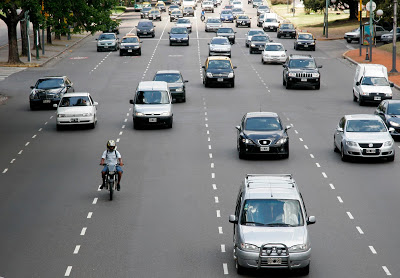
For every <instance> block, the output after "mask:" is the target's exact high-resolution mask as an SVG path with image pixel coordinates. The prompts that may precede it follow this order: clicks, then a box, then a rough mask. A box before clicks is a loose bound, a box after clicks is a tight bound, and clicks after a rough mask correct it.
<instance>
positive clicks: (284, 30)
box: [276, 23, 296, 39]
mask: <svg viewBox="0 0 400 278" xmlns="http://www.w3.org/2000/svg"><path fill="white" fill-rule="evenodd" d="M276 32H277V34H276V36H277V37H278V38H280V37H284V38H287V37H290V38H292V39H294V38H296V28H294V25H293V24H292V23H281V24H279V27H278V29H277V31H276Z"/></svg>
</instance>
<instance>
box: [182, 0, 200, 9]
mask: <svg viewBox="0 0 400 278" xmlns="http://www.w3.org/2000/svg"><path fill="white" fill-rule="evenodd" d="M196 6H197V2H196V0H182V7H183V8H185V7H192V8H193V9H196Z"/></svg>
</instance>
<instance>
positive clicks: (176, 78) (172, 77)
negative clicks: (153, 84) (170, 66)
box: [154, 73, 182, 83]
mask: <svg viewBox="0 0 400 278" xmlns="http://www.w3.org/2000/svg"><path fill="white" fill-rule="evenodd" d="M154 81H165V82H167V83H177V82H182V78H181V75H180V74H179V73H160V74H157V75H156V76H155V77H154Z"/></svg>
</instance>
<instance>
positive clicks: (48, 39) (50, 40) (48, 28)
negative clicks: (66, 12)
mask: <svg viewBox="0 0 400 278" xmlns="http://www.w3.org/2000/svg"><path fill="white" fill-rule="evenodd" d="M52 43H53V42H52V39H51V27H50V26H47V44H52Z"/></svg>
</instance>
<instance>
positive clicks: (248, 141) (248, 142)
mask: <svg viewBox="0 0 400 278" xmlns="http://www.w3.org/2000/svg"><path fill="white" fill-rule="evenodd" d="M242 142H243V143H245V144H247V145H255V144H254V142H253V141H252V140H251V139H247V138H242Z"/></svg>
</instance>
